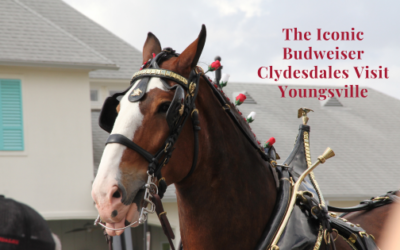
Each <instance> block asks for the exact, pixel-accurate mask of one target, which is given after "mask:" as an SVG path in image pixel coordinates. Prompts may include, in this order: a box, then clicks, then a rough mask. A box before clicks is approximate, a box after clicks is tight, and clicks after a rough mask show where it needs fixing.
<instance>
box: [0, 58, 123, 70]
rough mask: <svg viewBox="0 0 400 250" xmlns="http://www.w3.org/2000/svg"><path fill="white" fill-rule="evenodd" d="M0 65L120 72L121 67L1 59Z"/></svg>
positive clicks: (114, 65) (99, 64)
mask: <svg viewBox="0 0 400 250" xmlns="http://www.w3.org/2000/svg"><path fill="white" fill-rule="evenodd" d="M0 65H3V66H27V67H46V68H47V67H49V68H68V69H89V70H96V69H109V70H118V69H119V66H118V65H116V64H104V63H73V62H50V61H27V60H13V59H11V60H10V59H0Z"/></svg>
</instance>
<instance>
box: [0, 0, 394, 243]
mask: <svg viewBox="0 0 400 250" xmlns="http://www.w3.org/2000/svg"><path fill="white" fill-rule="evenodd" d="M0 11H1V15H0V34H1V36H0V173H1V174H0V194H4V195H5V196H7V197H10V198H13V199H16V200H18V201H21V202H23V203H26V204H28V205H30V206H31V207H33V208H34V209H36V210H37V211H38V212H39V213H40V214H42V216H43V217H44V218H45V219H46V220H47V221H48V222H49V225H50V227H51V229H52V230H53V231H54V232H55V233H57V234H58V235H59V236H60V239H61V241H62V243H63V249H66V250H68V249H74V250H75V249H77V250H79V249H82V250H83V249H106V244H105V241H104V238H103V235H102V233H101V230H99V229H98V227H97V228H94V227H92V226H91V225H92V222H93V220H94V219H95V218H96V216H97V212H96V210H95V208H94V206H93V201H92V198H91V196H90V191H91V184H92V180H93V176H94V174H95V172H96V169H97V166H98V164H99V161H100V158H101V154H102V151H103V148H104V142H105V140H106V138H107V136H108V135H107V133H106V132H104V131H102V130H101V129H100V128H99V127H98V125H97V120H98V115H99V110H100V109H101V106H102V103H103V101H104V99H105V98H106V97H107V96H109V95H110V94H112V93H114V92H115V91H121V90H124V89H126V88H127V87H128V85H129V81H130V77H131V75H132V74H133V73H134V72H136V71H137V70H138V69H139V67H140V66H141V63H142V62H141V61H142V55H141V52H140V51H138V50H137V49H135V48H133V47H132V46H131V45H129V44H127V43H126V42H124V41H123V40H121V39H120V38H118V37H116V36H115V35H113V34H112V33H110V32H109V31H107V30H106V29H104V28H103V27H101V26H99V25H98V24H96V23H94V22H93V21H92V20H90V19H88V18H87V17H85V16H84V15H82V14H81V13H79V12H77V11H76V10H74V9H73V8H71V7H70V6H68V5H67V4H65V3H64V2H62V1H61V0H2V1H0ZM144 39H145V38H143V41H144ZM228 73H229V72H228ZM296 88H298V87H296ZM224 91H225V92H226V93H227V96H229V97H231V98H233V97H234V96H235V95H237V94H238V93H239V92H247V93H246V94H247V95H248V99H247V100H246V102H245V103H244V104H243V105H242V106H240V110H241V111H242V112H243V114H244V115H247V114H248V113H250V112H251V111H256V112H257V114H258V115H257V118H256V120H255V121H254V122H253V123H252V124H251V126H252V128H253V131H254V132H255V133H256V135H257V136H258V138H259V139H260V140H261V141H266V140H267V139H268V138H269V137H271V136H274V137H275V138H276V140H277V142H276V144H275V147H276V149H277V151H278V153H279V154H280V156H281V158H282V162H283V160H284V159H285V158H286V157H287V156H288V155H289V152H290V150H291V149H292V146H293V142H294V140H295V138H296V135H297V128H298V124H300V123H301V121H300V120H298V119H297V117H296V114H297V109H298V108H300V107H308V108H311V109H313V110H314V111H315V112H314V113H311V114H309V117H310V122H309V125H310V126H311V153H312V159H313V160H314V159H316V157H317V156H318V155H319V154H320V153H322V151H323V150H324V149H325V148H326V147H327V146H330V147H331V148H332V149H334V151H335V152H336V157H334V158H333V159H332V160H330V161H329V163H328V164H326V165H323V166H321V167H319V168H318V169H317V170H316V171H315V174H316V177H317V181H318V182H319V185H320V187H321V189H322V191H323V193H324V195H325V198H326V199H327V200H328V201H329V202H330V204H331V205H340V206H347V205H354V204H355V203H358V202H359V201H360V200H363V199H367V198H370V197H371V196H373V195H379V194H383V193H385V192H386V191H388V190H393V189H396V188H398V182H399V179H398V177H399V176H400V165H399V163H398V161H397V159H396V156H397V154H398V151H399V150H400V132H399V131H398V129H399V125H400V101H399V100H397V99H395V98H392V97H388V96H386V95H384V94H381V93H379V92H377V91H374V90H372V89H369V96H368V98H365V99H350V98H340V99H331V100H329V101H326V102H320V101H318V100H317V99H316V98H307V99H299V98H297V99H292V98H285V99H282V98H280V92H279V89H278V87H277V86H275V85H264V84H238V83H237V84H232V83H229V84H228V86H227V87H226V88H225V89H224ZM89 96H90V98H89ZM163 200H164V202H165V204H164V208H165V209H166V211H167V213H168V217H169V219H170V222H171V225H172V227H173V229H174V230H175V234H176V235H177V239H176V245H177V244H178V242H179V240H180V239H179V221H178V214H177V203H176V197H175V192H174V187H173V186H171V187H170V188H169V189H168V190H167V193H166V195H165V198H164V199H163ZM149 223H150V229H149V231H150V232H151V236H152V237H151V249H153V250H159V249H160V250H161V249H162V250H164V249H168V244H167V240H166V238H165V237H164V236H163V233H162V230H161V229H160V228H159V227H158V225H159V223H158V221H157V218H156V217H155V216H153V217H150V219H149ZM74 229H83V230H80V231H79V230H78V231H76V232H71V233H66V232H68V231H71V230H74ZM126 236H127V237H126V239H129V237H128V236H130V238H131V239H132V242H133V243H132V246H133V249H143V245H142V242H143V238H144V237H143V229H142V228H137V229H132V230H131V232H130V234H129V235H126Z"/></svg>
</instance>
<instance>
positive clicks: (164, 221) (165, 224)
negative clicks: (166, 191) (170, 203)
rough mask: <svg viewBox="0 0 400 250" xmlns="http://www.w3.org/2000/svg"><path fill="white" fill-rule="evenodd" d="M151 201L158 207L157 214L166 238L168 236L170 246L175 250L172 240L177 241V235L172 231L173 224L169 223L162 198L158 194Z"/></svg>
mask: <svg viewBox="0 0 400 250" xmlns="http://www.w3.org/2000/svg"><path fill="white" fill-rule="evenodd" d="M151 200H152V201H153V202H154V204H155V205H156V213H157V216H158V218H159V220H160V223H161V226H162V229H163V231H164V234H165V236H167V239H168V242H169V245H170V246H171V249H172V250H175V246H174V243H173V242H172V240H173V239H175V235H174V232H173V231H172V228H171V224H170V223H169V221H168V218H167V212H165V211H164V207H163V205H162V202H161V198H160V196H159V195H158V194H154V195H153V197H152V198H151Z"/></svg>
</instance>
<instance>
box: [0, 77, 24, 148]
mask: <svg viewBox="0 0 400 250" xmlns="http://www.w3.org/2000/svg"><path fill="white" fill-rule="evenodd" d="M0 150H2V151H22V150H24V131H23V122H22V96H21V81H20V80H16V79H0Z"/></svg>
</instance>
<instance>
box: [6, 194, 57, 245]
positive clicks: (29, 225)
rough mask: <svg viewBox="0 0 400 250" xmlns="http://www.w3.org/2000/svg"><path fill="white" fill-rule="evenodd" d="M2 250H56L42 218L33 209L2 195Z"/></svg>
mask: <svg viewBox="0 0 400 250" xmlns="http://www.w3.org/2000/svg"><path fill="white" fill-rule="evenodd" d="M0 225H1V227H0V249H2V250H55V247H56V243H55V241H54V239H53V236H52V233H51V231H50V229H49V227H48V225H47V223H46V221H45V220H44V219H43V217H42V216H40V214H39V213H38V212H36V211H35V210H34V209H32V208H31V207H29V206H27V205H25V204H23V203H20V202H17V201H15V200H13V199H8V198H5V197H4V196H3V195H0Z"/></svg>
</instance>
